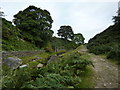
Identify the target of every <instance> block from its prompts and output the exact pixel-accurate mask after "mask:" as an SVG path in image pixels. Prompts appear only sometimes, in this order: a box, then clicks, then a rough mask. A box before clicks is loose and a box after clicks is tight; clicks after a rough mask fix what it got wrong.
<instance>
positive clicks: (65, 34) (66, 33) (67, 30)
mask: <svg viewBox="0 0 120 90" xmlns="http://www.w3.org/2000/svg"><path fill="white" fill-rule="evenodd" d="M57 34H58V36H61V37H62V38H64V39H65V40H69V39H70V40H72V39H73V37H74V33H73V30H72V27H71V26H61V27H60V29H59V30H58V33H57Z"/></svg>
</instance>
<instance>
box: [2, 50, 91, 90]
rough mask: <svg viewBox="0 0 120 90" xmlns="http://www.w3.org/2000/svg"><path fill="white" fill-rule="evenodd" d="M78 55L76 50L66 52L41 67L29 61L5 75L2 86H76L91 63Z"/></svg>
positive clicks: (78, 85)
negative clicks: (24, 65) (22, 66)
mask: <svg viewBox="0 0 120 90" xmlns="http://www.w3.org/2000/svg"><path fill="white" fill-rule="evenodd" d="M80 57H81V54H80V53H78V52H77V51H72V52H68V53H65V54H62V55H61V56H60V57H59V60H58V61H57V62H52V63H50V64H48V65H46V66H45V67H42V68H35V67H33V66H32V64H33V63H32V62H30V64H31V65H30V66H29V67H25V68H20V69H17V70H15V71H13V73H12V75H7V76H5V77H4V78H3V88H69V87H72V88H78V87H80V85H81V84H80V83H82V79H81V77H82V75H83V73H84V72H85V71H86V67H87V66H88V65H92V62H91V61H88V60H85V59H81V58H80ZM34 63H35V62H34ZM35 65H36V64H35ZM11 85H12V86H11Z"/></svg>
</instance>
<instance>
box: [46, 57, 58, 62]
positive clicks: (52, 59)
mask: <svg viewBox="0 0 120 90" xmlns="http://www.w3.org/2000/svg"><path fill="white" fill-rule="evenodd" d="M57 59H58V56H57V55H53V56H51V57H50V59H49V60H48V62H47V64H49V63H51V62H53V61H55V60H57Z"/></svg>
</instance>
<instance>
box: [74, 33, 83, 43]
mask: <svg viewBox="0 0 120 90" xmlns="http://www.w3.org/2000/svg"><path fill="white" fill-rule="evenodd" d="M84 40H85V38H84V37H83V35H82V34H81V33H78V34H74V38H73V40H72V41H73V42H75V43H76V44H79V45H80V44H84Z"/></svg>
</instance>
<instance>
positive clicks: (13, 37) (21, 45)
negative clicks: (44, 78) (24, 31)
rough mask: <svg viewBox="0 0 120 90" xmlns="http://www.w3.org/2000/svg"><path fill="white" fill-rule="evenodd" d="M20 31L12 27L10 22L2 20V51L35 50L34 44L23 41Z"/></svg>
mask: <svg viewBox="0 0 120 90" xmlns="http://www.w3.org/2000/svg"><path fill="white" fill-rule="evenodd" d="M21 37H23V36H22V35H21V34H20V30H19V29H18V28H16V27H14V26H13V25H12V22H10V21H7V20H6V19H4V18H2V49H3V50H6V51H11V50H12V51H14V50H36V49H38V48H37V47H36V46H35V45H34V44H32V43H30V42H28V41H25V40H23V39H22V38H21Z"/></svg>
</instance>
